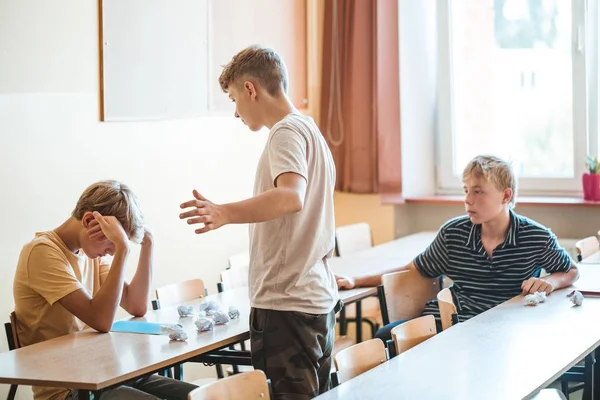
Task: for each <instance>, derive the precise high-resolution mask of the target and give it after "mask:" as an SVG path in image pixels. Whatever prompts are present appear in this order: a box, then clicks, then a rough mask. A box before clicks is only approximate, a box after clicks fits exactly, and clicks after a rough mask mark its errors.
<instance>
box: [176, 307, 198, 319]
mask: <svg viewBox="0 0 600 400" xmlns="http://www.w3.org/2000/svg"><path fill="white" fill-rule="evenodd" d="M177 312H178V313H179V316H180V317H189V316H192V315H194V307H192V306H186V305H180V306H179V307H177Z"/></svg>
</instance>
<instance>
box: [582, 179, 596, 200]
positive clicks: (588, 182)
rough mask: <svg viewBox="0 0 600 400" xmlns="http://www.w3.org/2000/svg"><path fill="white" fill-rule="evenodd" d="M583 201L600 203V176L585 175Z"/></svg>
mask: <svg viewBox="0 0 600 400" xmlns="http://www.w3.org/2000/svg"><path fill="white" fill-rule="evenodd" d="M583 199H584V200H589V201H600V174H590V173H587V172H586V173H585V174H583Z"/></svg>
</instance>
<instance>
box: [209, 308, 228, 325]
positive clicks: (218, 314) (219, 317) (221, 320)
mask: <svg viewBox="0 0 600 400" xmlns="http://www.w3.org/2000/svg"><path fill="white" fill-rule="evenodd" d="M212 317H213V320H214V321H215V324H217V325H222V324H226V323H228V322H229V321H230V320H231V319H230V318H229V315H227V313H225V312H224V311H221V310H216V311H213V315H212Z"/></svg>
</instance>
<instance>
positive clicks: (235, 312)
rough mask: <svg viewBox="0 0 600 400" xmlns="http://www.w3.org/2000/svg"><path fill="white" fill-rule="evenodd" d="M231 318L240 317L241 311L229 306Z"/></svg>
mask: <svg viewBox="0 0 600 400" xmlns="http://www.w3.org/2000/svg"><path fill="white" fill-rule="evenodd" d="M228 314H229V318H231V319H236V318H239V317H240V310H238V309H237V308H235V307H234V306H229V313H228Z"/></svg>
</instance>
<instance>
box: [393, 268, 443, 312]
mask: <svg viewBox="0 0 600 400" xmlns="http://www.w3.org/2000/svg"><path fill="white" fill-rule="evenodd" d="M381 282H382V284H383V289H384V291H385V300H386V301H385V302H386V304H385V306H386V311H385V312H387V317H388V320H389V321H399V320H401V319H413V318H416V317H418V316H420V315H421V313H422V312H423V309H424V308H425V304H426V303H427V302H428V301H430V300H435V298H436V295H437V293H438V291H439V288H440V284H439V279H437V278H425V277H424V276H423V275H421V274H420V273H419V272H418V271H416V270H408V271H401V272H394V273H391V274H385V275H383V277H382V278H381ZM382 310H383V308H382Z"/></svg>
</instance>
